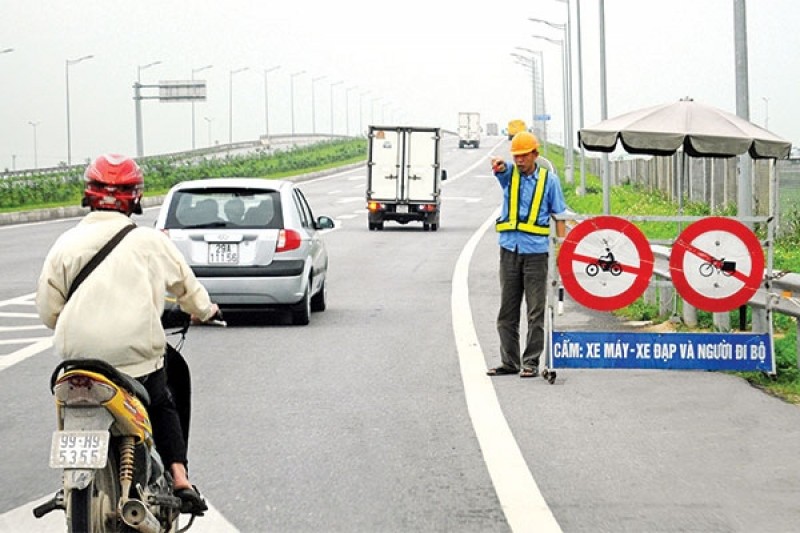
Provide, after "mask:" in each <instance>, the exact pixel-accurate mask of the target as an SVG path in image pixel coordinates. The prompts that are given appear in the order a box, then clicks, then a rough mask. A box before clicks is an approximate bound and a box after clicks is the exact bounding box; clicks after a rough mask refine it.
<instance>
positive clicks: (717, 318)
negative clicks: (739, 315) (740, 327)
mask: <svg viewBox="0 0 800 533" xmlns="http://www.w3.org/2000/svg"><path fill="white" fill-rule="evenodd" d="M714 326H715V327H716V328H717V331H730V330H731V314H730V313H714Z"/></svg>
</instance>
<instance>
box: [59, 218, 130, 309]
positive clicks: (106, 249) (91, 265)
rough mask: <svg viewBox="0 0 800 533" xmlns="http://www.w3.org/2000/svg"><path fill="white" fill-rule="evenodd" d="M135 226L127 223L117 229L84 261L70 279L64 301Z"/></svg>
mask: <svg viewBox="0 0 800 533" xmlns="http://www.w3.org/2000/svg"><path fill="white" fill-rule="evenodd" d="M135 228H136V224H128V225H127V226H125V227H124V228H122V229H121V230H119V231H118V232H117V234H116V235H114V236H113V237H112V238H111V240H110V241H108V242H107V243H106V244H105V246H103V247H102V248H100V250H98V252H97V253H96V254H95V256H94V257H92V259H91V260H90V261H89V262H88V263H86V266H84V267H83V268H82V269H81V271H80V272H78V275H77V276H75V279H74V280H73V281H72V286H71V287H70V288H69V293H68V294H67V299H66V301H65V303H66V302H68V301H69V299H70V297H71V296H72V294H73V293H74V292H75V291H76V290H78V287H79V286H80V284H81V283H83V280H85V279H86V277H87V276H88V275H89V274H91V273H92V270H94V269H95V268H97V265H99V264H100V263H101V262H102V261H103V259H105V258H106V256H107V255H108V254H109V253H110V252H111V250H113V249H114V247H115V246H116V245H117V244H119V241H121V240H122V238H123V237H124V236H125V235H127V234H128V233H130V232H131V231H133V229H135Z"/></svg>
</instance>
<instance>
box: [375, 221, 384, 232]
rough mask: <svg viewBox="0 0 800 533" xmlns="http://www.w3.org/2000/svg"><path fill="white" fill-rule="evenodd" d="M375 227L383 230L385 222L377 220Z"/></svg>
mask: <svg viewBox="0 0 800 533" xmlns="http://www.w3.org/2000/svg"><path fill="white" fill-rule="evenodd" d="M375 229H377V230H379V231H383V222H376V223H375Z"/></svg>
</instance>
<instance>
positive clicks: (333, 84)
mask: <svg viewBox="0 0 800 533" xmlns="http://www.w3.org/2000/svg"><path fill="white" fill-rule="evenodd" d="M342 83H344V80H339V81H337V82H334V83H331V135H333V134H334V133H336V130H334V129H333V88H334V87H336V86H337V85H341V84H342Z"/></svg>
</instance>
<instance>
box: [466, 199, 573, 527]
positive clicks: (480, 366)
mask: <svg viewBox="0 0 800 533" xmlns="http://www.w3.org/2000/svg"><path fill="white" fill-rule="evenodd" d="M499 214H500V213H499V209H498V210H496V211H495V212H494V213H493V214H492V216H490V217H489V218H488V219H487V220H486V221H485V222H484V223H483V225H482V226H481V227H480V228H479V229H478V230H477V231H476V232H475V233H474V234H473V235H472V237H471V238H470V240H469V242H467V245H466V246H465V247H464V249H463V250H462V251H461V255H460V256H459V258H458V261H457V262H456V267H455V271H454V272H453V290H452V295H451V312H452V314H453V333H454V335H455V339H456V348H457V349H458V359H459V363H460V366H461V379H462V381H463V382H464V393H465V396H466V400H467V409H468V411H469V415H470V418H471V419H472V426H473V427H474V428H475V434H476V436H477V437H478V443H479V444H480V447H481V452H482V453H483V458H484V460H485V461H486V468H487V469H488V470H489V475H490V476H491V478H492V483H493V484H494V489H495V492H496V493H497V497H498V499H499V500H500V505H501V506H502V508H503V512H504V513H505V515H506V520H507V521H508V525H509V527H510V528H511V530H512V531H513V532H514V533H522V532H526V533H527V532H537V533H546V532H553V533H560V532H561V527H560V526H559V525H558V522H557V521H556V519H555V517H554V516H553V513H552V511H551V510H550V507H548V505H547V502H545V500H544V497H543V496H542V493H541V491H540V490H539V487H538V485H537V484H536V481H535V480H534V479H533V476H532V475H531V472H530V469H529V468H528V465H527V464H526V463H525V458H524V457H523V456H522V452H521V451H520V449H519V446H518V445H517V442H516V440H515V439H514V435H513V434H512V433H511V428H509V427H508V422H507V421H506V419H505V416H504V415H503V411H502V409H501V408H500V403H499V401H498V400H497V393H496V392H495V390H494V386H493V385H492V381H491V378H490V377H489V376H487V375H486V359H485V358H484V355H483V351H482V350H481V347H480V343H479V342H478V337H477V334H476V333H475V325H474V323H473V321H472V310H471V308H470V305H469V285H468V276H469V263H470V261H471V259H472V254H473V253H474V251H475V247H476V246H477V244H478V241H479V240H480V238H481V236H482V235H483V234H484V233H485V232H486V230H487V229H488V228H489V227H490V226H492V225H493V224H494V223H495V220H496V219H497V217H498V216H499Z"/></svg>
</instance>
